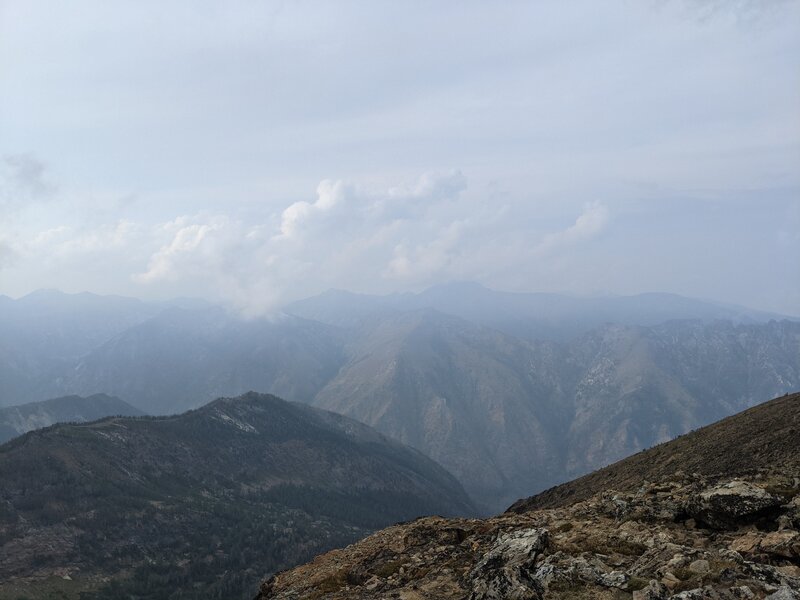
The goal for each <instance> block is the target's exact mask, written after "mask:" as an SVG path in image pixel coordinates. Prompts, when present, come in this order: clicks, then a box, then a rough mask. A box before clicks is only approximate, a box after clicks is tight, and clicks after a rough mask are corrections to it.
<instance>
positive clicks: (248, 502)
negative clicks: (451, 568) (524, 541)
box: [0, 393, 475, 599]
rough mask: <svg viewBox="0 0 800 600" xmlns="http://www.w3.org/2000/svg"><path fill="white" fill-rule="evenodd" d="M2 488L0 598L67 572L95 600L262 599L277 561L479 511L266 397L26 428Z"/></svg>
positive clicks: (347, 427) (4, 469) (439, 475)
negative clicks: (260, 584) (399, 525)
mask: <svg viewBox="0 0 800 600" xmlns="http://www.w3.org/2000/svg"><path fill="white" fill-rule="evenodd" d="M0 481H2V482H3V485H2V487H1V488H0V556H3V560H2V561H0V581H2V582H5V583H3V584H0V598H5V597H12V598H17V597H18V596H26V597H29V598H49V597H52V595H55V594H56V591H54V590H53V589H52V587H48V586H52V580H51V576H52V575H53V574H54V573H57V574H63V575H69V576H70V577H71V579H69V580H66V579H64V580H61V579H59V582H58V583H59V585H60V587H59V588H58V589H61V590H62V591H64V590H71V592H72V593H77V591H81V590H82V591H94V595H93V596H91V597H95V598H119V597H126V596H128V595H133V596H136V597H137V598H142V599H150V598H152V599H156V598H166V597H168V596H169V594H171V593H173V592H175V591H176V590H180V593H181V596H180V597H181V598H242V597H249V596H252V594H253V593H254V590H255V587H254V586H255V584H256V582H257V580H258V578H259V577H260V576H262V575H263V571H264V570H265V569H266V570H269V571H274V570H279V569H282V568H286V567H289V566H291V565H293V564H297V563H298V562H300V561H302V560H307V559H308V558H310V557H311V556H313V555H314V554H316V553H318V552H320V551H324V550H326V549H328V548H331V547H336V546H341V545H345V544H347V543H350V542H352V541H354V540H356V539H359V538H361V537H363V536H364V535H366V534H367V533H369V532H370V531H371V530H374V529H376V528H379V527H382V526H386V525H388V524H391V523H394V522H397V521H399V520H404V519H409V518H413V517H416V516H419V515H424V514H467V513H470V512H473V511H474V510H475V509H474V508H473V507H472V505H471V503H470V501H469V499H468V498H467V496H466V494H465V493H464V491H463V488H462V487H461V485H460V484H459V483H458V482H457V481H456V480H455V478H453V477H452V476H451V475H450V474H449V473H447V472H446V471H445V470H444V469H443V468H441V467H440V466H439V465H437V464H436V463H434V462H432V461H431V460H429V459H428V458H426V457H424V456H423V455H421V454H420V453H418V452H417V451H415V450H412V449H410V448H407V447H404V446H402V445H401V444H399V443H397V442H394V441H391V440H389V439H387V438H385V437H384V436H382V435H380V434H378V433H377V432H375V431H374V430H372V429H370V428H368V427H367V426H365V425H362V424H360V423H357V422H355V421H351V420H350V419H347V418H345V417H341V416H339V415H336V414H333V413H329V412H326V411H321V410H319V409H314V408H311V407H309V406H305V405H302V404H296V403H289V402H285V401H283V400H280V399H278V398H276V397H274V396H270V395H262V394H256V393H249V394H245V395H244V396H241V397H239V398H223V399H219V400H216V401H214V402H212V403H210V404H208V405H207V406H204V407H202V408H200V409H198V410H194V411H190V412H187V413H184V414H181V415H177V416H172V417H159V418H153V417H144V418H109V419H105V420H102V421H98V422H94V423H89V424H83V425H56V426H53V427H49V428H47V429H43V430H38V431H33V432H30V433H27V434H25V435H24V436H22V437H19V438H17V439H15V440H12V441H10V442H8V443H7V444H4V445H3V446H0ZM244 531H247V532H248V536H247V539H245V536H244V535H243V532H244ZM254 568H255V569H258V570H257V571H255V570H253V569H254ZM108 578H111V583H109V584H105V583H103V582H104V581H106V580H107V579H108ZM14 594H16V595H14Z"/></svg>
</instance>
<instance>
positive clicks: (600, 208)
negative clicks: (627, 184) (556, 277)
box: [535, 202, 608, 255]
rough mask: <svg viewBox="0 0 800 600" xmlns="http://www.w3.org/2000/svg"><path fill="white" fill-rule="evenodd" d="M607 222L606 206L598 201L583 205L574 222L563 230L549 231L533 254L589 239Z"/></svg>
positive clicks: (600, 230)
mask: <svg viewBox="0 0 800 600" xmlns="http://www.w3.org/2000/svg"><path fill="white" fill-rule="evenodd" d="M607 224H608V208H607V207H606V206H605V205H603V204H600V203H599V202H592V203H590V204H587V205H586V206H585V207H584V210H583V212H582V213H581V214H580V216H579V217H578V218H577V219H576V220H575V223H574V224H573V225H571V226H570V227H567V228H566V229H564V230H563V231H557V232H554V233H549V234H547V235H545V236H544V238H542V241H541V242H539V244H538V245H537V246H536V248H535V254H538V255H544V254H548V253H552V252H554V251H556V250H558V249H562V248H564V247H568V246H573V245H575V244H579V243H581V242H584V241H586V240H589V239H591V238H593V237H595V236H596V235H598V234H599V233H601V232H602V231H603V230H604V229H605V228H606V225H607Z"/></svg>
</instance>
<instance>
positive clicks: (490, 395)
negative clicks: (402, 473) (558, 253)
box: [0, 284, 800, 512]
mask: <svg viewBox="0 0 800 600" xmlns="http://www.w3.org/2000/svg"><path fill="white" fill-rule="evenodd" d="M40 295H41V296H43V298H39V299H38V300H37V299H36V298H34V299H33V300H37V301H36V302H34V301H33V300H32V299H31V298H29V297H26V298H23V299H21V300H17V301H11V300H7V301H6V302H4V303H2V304H0V313H3V311H6V310H9V311H11V312H10V313H8V314H12V313H13V314H14V315H16V317H15V318H14V319H12V318H10V317H7V318H4V319H3V318H0V327H6V329H5V330H3V331H2V333H3V334H4V335H3V336H1V337H0V340H3V341H2V342H0V370H3V377H2V378H0V387H1V388H2V389H0V403H5V404H18V403H19V402H23V401H30V400H37V399H42V398H47V397H53V396H58V395H63V394H80V395H90V394H94V393H98V392H103V393H107V394H112V395H114V396H117V397H119V398H122V399H123V400H125V401H127V402H129V403H130V404H132V405H134V406H136V407H137V408H139V409H141V410H143V411H145V412H148V413H150V414H170V413H176V412H181V411H184V410H187V409H190V408H194V407H196V406H198V405H200V404H202V403H204V402H208V401H210V400H212V399H213V398H214V397H217V396H233V395H237V394H242V393H244V392H246V391H247V390H250V389H256V390H260V391H264V392H269V393H273V394H277V395H279V396H281V397H285V398H287V399H289V400H294V401H301V402H305V403H308V404H311V405H314V406H318V407H321V408H325V409H328V410H333V411H335V412H340V413H342V414H345V415H347V416H349V417H352V418H354V419H356V420H359V421H362V422H364V423H366V424H368V425H371V426H374V427H375V428H376V429H378V430H379V431H381V432H383V433H385V434H387V435H389V436H390V437H393V438H395V439H397V440H399V441H401V442H403V443H405V444H408V445H410V446H412V447H414V448H417V449H418V450H420V451H422V452H423V453H425V454H426V455H428V456H430V457H431V458H433V459H434V460H436V461H437V462H439V463H440V464H442V465H443V466H445V467H446V468H447V469H448V470H449V471H450V472H452V473H453V474H454V475H455V476H456V477H457V478H458V479H459V480H460V481H461V482H462V483H463V484H464V486H465V488H466V489H467V491H468V493H469V494H470V495H471V496H472V497H473V498H474V499H475V500H476V501H477V502H478V503H479V505H480V506H481V508H482V510H483V511H485V512H492V511H496V510H500V509H502V508H503V507H505V506H507V505H508V504H510V503H511V502H513V501H514V500H516V499H517V498H519V497H521V496H524V495H528V494H530V493H531V492H533V491H536V490H541V489H544V488H546V487H549V486H551V485H554V484H557V483H560V482H563V481H566V480H568V479H570V478H573V477H576V476H578V475H581V474H583V473H586V472H588V471H590V470H593V469H596V468H598V467H602V466H604V465H606V464H609V463H611V462H613V461H615V460H618V459H620V458H622V457H624V456H627V455H629V454H631V453H633V452H636V451H638V450H641V449H643V448H646V447H649V446H652V445H654V444H656V443H659V442H662V441H665V440H668V439H670V438H672V437H674V436H676V435H679V434H682V433H685V432H687V431H689V430H691V429H694V428H697V427H699V426H702V425H705V424H707V423H710V422H712V421H714V420H716V419H719V418H722V417H724V416H726V415H729V414H732V413H734V412H736V411H738V410H742V409H744V408H747V407H749V406H752V405H753V404H755V403H756V402H758V401H760V400H761V399H763V398H768V397H773V396H777V395H780V394H783V393H785V392H787V391H791V390H793V389H797V388H800V323H798V322H797V321H796V320H793V319H789V318H774V317H775V316H774V315H769V314H765V313H759V312H757V311H749V310H747V309H742V308H736V307H729V306H720V305H717V304H714V303H709V302H703V301H698V300H692V299H688V298H683V297H680V296H674V295H669V294H645V295H641V296H631V297H604V298H574V297H569V296H559V295H554V294H510V293H504V292H495V291H492V290H488V289H486V288H483V287H481V286H478V285H476V284H453V285H447V286H437V287H435V288H432V289H430V290H427V291H425V292H422V293H420V294H397V295H391V296H368V295H358V294H351V293H348V292H340V291H331V292H327V293H325V294H322V295H320V296H317V297H314V298H310V299H307V300H304V301H300V302H296V303H293V304H291V305H289V306H287V307H286V308H285V310H284V311H283V312H282V313H280V314H277V315H274V316H273V317H271V318H260V319H249V320H248V319H242V318H240V317H237V316H235V315H232V314H230V313H228V312H226V311H225V310H223V309H221V308H218V307H209V306H205V305H200V306H195V305H190V304H188V303H187V302H185V301H184V302H183V303H178V304H179V305H177V306H175V305H172V306H165V305H152V304H147V303H141V302H138V301H128V300H124V299H119V298H111V299H110V300H109V302H108V307H106V308H105V309H103V310H104V311H106V312H105V313H104V312H103V311H99V312H98V308H97V304H98V303H99V304H103V297H97V296H91V295H77V296H65V298H64V301H63V304H64V306H65V307H61V308H59V307H60V306H61V303H60V301H59V298H60V296H59V295H58V294H57V293H55V292H48V293H41V294H40ZM45 300H46V302H45ZM16 304H20V306H16V307H15V308H13V309H12V308H9V309H7V308H6V307H8V306H11V305H16ZM14 311H16V312H14ZM47 311H50V312H47ZM28 312H30V313H31V314H32V315H33V316H29V317H26V318H20V315H21V314H27V313H28ZM108 313H111V314H113V315H115V316H113V318H111V317H108ZM70 315H78V316H79V317H80V319H81V320H82V322H83V323H84V325H83V326H82V329H81V331H82V332H83V333H82V335H81V336H78V337H79V339H77V340H75V341H74V343H73V342H70V335H69V334H68V333H69V332H71V331H73V330H71V329H70V328H69V327H68V326H67V324H65V325H59V323H60V322H61V321H60V320H63V321H69V320H70V319H71V318H72V317H70ZM92 315H106V316H105V317H103V319H99V318H98V322H97V323H95V322H94V321H92V318H93V317H92ZM609 321H612V322H609ZM26 323H28V324H29V325H25V324H26ZM103 323H111V324H112V325H113V327H112V326H111V325H107V324H105V325H103ZM10 324H13V327H12V326H11V325H10ZM50 330H53V331H60V332H62V334H60V335H59V336H57V338H58V339H59V340H61V341H60V342H59V344H55V345H53V347H52V348H51V347H50V345H48V344H47V331H50Z"/></svg>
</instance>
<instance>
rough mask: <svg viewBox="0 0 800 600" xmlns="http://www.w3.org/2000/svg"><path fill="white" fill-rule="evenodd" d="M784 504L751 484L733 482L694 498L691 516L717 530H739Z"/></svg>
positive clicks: (690, 503)
mask: <svg viewBox="0 0 800 600" xmlns="http://www.w3.org/2000/svg"><path fill="white" fill-rule="evenodd" d="M781 504H782V500H781V499H780V498H778V497H777V496H773V495H772V494H770V493H769V492H767V491H766V490H765V489H763V488H761V487H759V486H757V485H754V484H753V483H750V482H747V481H740V480H733V481H729V482H727V483H724V484H721V485H716V486H713V487H710V488H707V489H705V490H703V491H702V492H700V493H699V494H697V495H696V496H694V497H693V498H691V499H690V500H689V502H688V503H687V506H686V509H687V512H688V513H689V514H690V515H691V516H692V517H693V518H695V519H696V520H698V521H700V522H702V523H704V524H706V525H707V526H708V527H711V528H714V529H737V528H738V527H740V526H741V525H744V524H747V523H750V522H753V521H755V520H756V519H757V518H758V517H760V516H763V515H764V514H765V513H767V512H769V511H770V510H774V509H777V508H779V507H780V506H781Z"/></svg>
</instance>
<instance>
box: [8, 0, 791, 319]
mask: <svg viewBox="0 0 800 600" xmlns="http://www.w3.org/2000/svg"><path fill="white" fill-rule="evenodd" d="M466 280H468V281H478V282H480V283H483V284H484V285H487V286H489V287H493V288H496V289H502V290H511V291H550V292H565V293H571V294H581V295H585V294H635V293H641V292H650V291H664V292H673V293H678V294H683V295H687V296H693V297H699V298H706V299H716V300H720V301H723V302H727V303H734V304H741V305H745V306H749V307H752V308H757V309H762V310H769V311H775V312H781V313H785V314H792V315H800V2H798V1H792V0H760V1H756V0H608V1H606V2H597V1H596V0H570V1H568V2H565V1H563V0H557V1H547V0H545V1H540V2H529V1H525V2H515V1H513V0H509V1H504V2H489V1H488V0H486V1H480V2H479V1H473V0H461V1H458V2H455V1H452V2H449V1H441V2H428V1H426V2H417V1H411V0H409V1H404V2H398V1H396V0H394V1H390V2H389V1H386V2H385V1H382V0H371V1H369V2H367V1H364V0H362V1H357V2H356V1H354V2H347V1H338V0H334V1H332V0H326V1H324V2H305V1H292V2H256V1H252V0H234V1H226V2H210V1H203V0H191V1H181V0H171V1H170V2H163V1H159V2H150V1H137V2H126V1H122V0H118V1H108V0H99V1H86V0H74V1H72V2H43V1H38V0H0V294H6V295H9V296H12V297H19V296H22V295H24V294H26V293H29V292H31V291H33V290H35V289H39V288H57V289H61V290H63V291H66V292H79V291H84V290H88V291H92V292H95V293H101V294H122V295H130V296H136V297H141V298H146V299H147V298H150V299H164V298H168V297H174V296H197V297H204V298H208V299H211V300H213V301H221V302H224V303H227V304H229V305H231V306H233V307H235V308H236V309H238V310H241V311H242V312H244V313H246V314H252V315H258V314H265V313H269V312H271V311H273V310H275V309H276V308H277V307H279V306H281V304H283V303H285V302H288V301H291V300H293V299H296V298H301V297H305V296H309V295H313V294H316V293H319V292H321V291H324V290H326V289H329V288H343V289H348V290H352V291H356V292H364V293H389V292H394V291H415V290H420V289H423V288H425V287H428V286H430V285H434V284H436V283H441V282H447V281H466Z"/></svg>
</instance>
